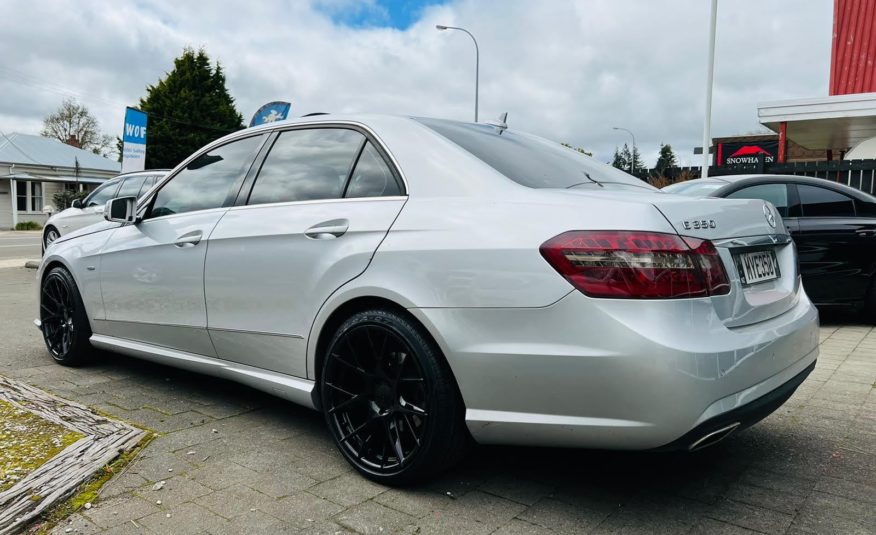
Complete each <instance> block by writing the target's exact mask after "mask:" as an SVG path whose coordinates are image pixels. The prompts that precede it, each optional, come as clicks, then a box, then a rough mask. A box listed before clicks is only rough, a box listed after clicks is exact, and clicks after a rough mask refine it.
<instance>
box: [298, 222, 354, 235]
mask: <svg viewBox="0 0 876 535" xmlns="http://www.w3.org/2000/svg"><path fill="white" fill-rule="evenodd" d="M348 228H350V222H349V221H347V220H346V219H333V220H331V221H323V222H322V223H317V224H316V225H313V226H312V227H310V228H309V229H307V230H305V231H304V235H305V236H307V237H308V238H310V239H313V240H329V239H332V238H340V237H341V236H343V235H344V233H346V232H347V229H348Z"/></svg>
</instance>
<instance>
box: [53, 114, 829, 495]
mask: <svg viewBox="0 0 876 535" xmlns="http://www.w3.org/2000/svg"><path fill="white" fill-rule="evenodd" d="M105 217H106V221H104V222H102V223H99V224H97V225H93V226H90V227H88V228H86V229H83V230H81V231H79V232H76V233H73V234H70V235H67V236H62V237H60V238H59V239H57V240H56V241H55V242H53V243H52V244H51V245H50V246H49V248H48V249H47V250H46V253H45V257H44V258H43V262H42V265H41V267H40V270H39V273H38V277H39V281H40V293H39V301H40V313H39V320H37V321H36V323H37V324H38V325H39V326H40V328H41V330H42V333H43V336H44V338H45V341H46V345H47V347H48V349H49V352H50V353H51V355H52V357H53V358H54V359H55V360H56V361H57V362H58V363H60V364H64V365H78V364H81V363H83V362H85V361H86V360H87V359H88V357H89V356H90V355H91V354H92V353H93V349H92V348H100V349H104V350H110V351H114V352H118V353H124V354H127V355H133V356H135V357H140V358H144V359H148V360H152V361H156V362H160V363H163V364H169V365H172V366H178V367H181V368H186V369H189V370H194V371H198V372H203V373H208V374H213V375H217V376H220V377H225V378H228V379H231V380H234V381H239V382H242V383H246V384H248V385H251V386H253V387H256V388H259V389H263V390H265V391H268V392H271V393H273V394H276V395H278V396H281V397H284V398H287V399H290V400H292V401H295V402H297V403H301V404H303V405H307V406H309V407H313V408H315V409H317V410H320V411H322V413H323V414H324V416H325V420H326V422H327V424H328V427H329V429H330V431H331V435H332V437H333V438H334V440H335V442H336V444H337V447H338V449H339V450H340V452H341V453H342V454H343V456H344V457H345V458H346V459H347V460H348V461H349V462H350V463H351V464H352V465H353V466H354V467H355V468H356V469H357V470H359V471H360V472H361V473H362V474H364V475H366V476H367V477H370V478H372V479H374V480H377V481H380V482H383V483H387V484H405V483H410V482H412V481H415V480H418V479H422V478H424V477H428V476H430V475H432V474H435V473H436V472H437V471H439V470H442V469H444V468H446V467H448V466H449V465H450V464H452V463H453V462H454V461H455V460H457V459H458V458H459V457H460V456H461V455H462V453H463V452H464V450H465V448H466V446H467V444H468V443H469V442H470V441H471V440H472V439H474V441H477V442H479V443H486V444H531V445H542V446H571V447H582V448H613V449H629V450H652V449H658V450H659V449H682V450H694V449H698V448H701V447H704V446H708V445H710V444H714V443H715V442H717V441H719V440H722V439H723V438H725V437H727V436H728V435H730V434H732V433H734V432H735V431H738V430H739V429H741V428H744V427H746V426H748V425H751V424H752V423H754V422H756V421H757V420H759V419H761V418H763V417H764V416H766V415H767V414H769V413H770V412H772V411H773V410H775V409H776V408H777V407H778V406H779V405H781V404H782V403H783V402H784V401H785V400H786V399H787V398H788V397H789V396H790V395H791V394H792V393H793V391H794V390H795V389H796V387H797V386H798V385H799V384H800V383H801V382H802V381H803V380H804V379H805V377H806V376H807V374H808V373H809V372H810V371H811V370H812V368H813V367H814V365H815V360H816V357H817V353H818V350H817V342H818V315H817V312H816V310H815V308H813V306H812V304H811V302H810V301H809V299H808V298H807V296H806V293H805V292H804V290H803V288H802V286H801V284H800V277H799V274H798V272H797V258H796V253H795V250H794V244H793V242H792V241H791V240H790V239H789V238H788V232H787V231H786V230H785V228H784V226H783V223H782V219H781V217H780V216H779V215H778V214H777V213H776V211H775V208H774V207H772V206H771V205H769V204H768V203H765V202H763V201H759V200H725V199H709V200H702V199H691V198H687V197H682V196H677V195H671V194H665V193H662V192H659V191H657V190H655V189H654V188H652V187H650V186H648V185H647V184H645V183H643V182H641V181H639V180H637V179H635V178H633V177H631V176H630V175H627V174H625V173H622V172H620V171H618V170H615V169H613V168H611V167H609V166H606V165H603V164H601V163H599V162H597V161H595V160H593V159H592V158H589V157H587V156H584V155H582V154H579V153H577V152H575V151H573V150H570V149H567V148H564V147H562V146H561V145H559V144H558V143H554V142H551V141H547V140H544V139H541V138H539V137H535V136H532V135H528V134H525V133H522V132H517V131H515V130H513V129H509V128H507V127H506V125H504V124H496V125H494V124H471V123H461V122H454V121H447V120H438V119H423V118H411V117H397V116H379V115H355V116H354V115H349V116H334V115H320V116H317V117H306V118H301V119H296V120H291V121H284V122H280V123H272V124H270V125H265V126H262V127H257V128H251V129H247V130H243V131H240V132H236V133H234V134H232V135H229V136H227V137H225V138H222V139H220V140H218V141H216V142H214V143H212V144H210V145H209V146H207V147H205V148H204V149H202V150H200V151H199V152H197V153H196V154H194V155H193V156H191V157H190V158H189V159H188V160H186V161H184V162H183V163H182V164H180V165H179V166H177V167H176V169H174V170H173V171H171V172H170V173H169V174H168V176H167V177H165V178H164V179H163V180H162V181H160V182H159V184H157V185H156V186H155V187H154V188H153V189H152V190H151V191H150V192H149V193H148V194H147V195H146V196H144V197H143V198H142V199H141V200H140V201H139V202H136V201H135V200H134V199H133V198H118V199H114V200H111V201H109V202H108V203H107V206H106V210H105Z"/></svg>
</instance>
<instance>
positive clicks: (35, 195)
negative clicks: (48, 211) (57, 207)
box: [30, 182, 43, 212]
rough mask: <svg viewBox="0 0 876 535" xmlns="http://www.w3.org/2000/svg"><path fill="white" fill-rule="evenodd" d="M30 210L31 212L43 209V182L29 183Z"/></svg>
mask: <svg viewBox="0 0 876 535" xmlns="http://www.w3.org/2000/svg"><path fill="white" fill-rule="evenodd" d="M30 210H31V211H32V212H42V211H43V183H42V182H31V183H30Z"/></svg>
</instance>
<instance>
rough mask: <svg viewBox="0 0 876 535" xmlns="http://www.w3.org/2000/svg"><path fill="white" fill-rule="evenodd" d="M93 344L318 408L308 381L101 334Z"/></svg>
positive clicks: (97, 335) (93, 336) (94, 337)
mask: <svg viewBox="0 0 876 535" xmlns="http://www.w3.org/2000/svg"><path fill="white" fill-rule="evenodd" d="M91 343H92V345H94V347H96V348H99V349H104V350H107V351H115V352H118V353H122V354H125V355H129V356H131V357H135V358H139V359H143V360H148V361H151V362H157V363H159V364H164V365H167V366H172V367H174V368H182V369H184V370H189V371H193V372H196V373H203V374H207V375H213V376H216V377H221V378H223V379H228V380H231V381H234V382H237V383H242V384H245V385H247V386H251V387H253V388H256V389H258V390H262V391H264V392H267V393H269V394H273V395H275V396H278V397H281V398H283V399H288V400H289V401H291V402H293V403H297V404H299V405H304V406H305V407H309V408H311V409H315V408H316V407H315V406H314V403H313V389H314V386H315V383H314V382H313V381H308V380H307V379H301V378H299V377H292V376H290V375H285V374H282V373H277V372H272V371H268V370H263V369H260V368H255V367H253V366H247V365H245V364H239V363H237V362H231V361H228V360H221V359H216V358H211V357H205V356H203V355H196V354H194V353H186V352H184V351H177V350H175V349H169V348H166V347H160V346H155V345H151V344H146V343H143V342H135V341H133V340H125V339H122V338H115V337H113V336H106V335H102V334H94V335H92V336H91Z"/></svg>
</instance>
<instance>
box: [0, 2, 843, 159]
mask: <svg viewBox="0 0 876 535" xmlns="http://www.w3.org/2000/svg"><path fill="white" fill-rule="evenodd" d="M709 4H710V2H708V1H707V0H664V1H655V0H578V1H560V0H539V1H535V0H495V1H488V0H477V1H475V0H460V1H453V0H450V1H445V2H441V1H436V0H432V1H429V0H426V1H423V0H419V1H409V2H404V1H399V0H363V1H353V0H313V1H311V2H307V1H304V0H294V1H293V0H286V1H281V0H259V1H258V2H230V1H208V0H204V1H199V2H181V1H179V0H136V1H126V0H115V1H113V2H104V1H89V0H80V1H77V2H69V1H67V0H56V1H52V0H27V1H20V0H6V1H4V2H2V3H0V131H3V132H5V133H9V132H23V133H38V132H39V130H40V127H41V124H42V118H43V117H44V116H45V115H47V114H48V113H50V112H52V111H53V110H54V109H56V108H57V106H58V105H59V104H60V102H61V100H62V99H64V98H65V97H75V98H77V99H78V100H79V101H80V102H81V103H83V104H85V105H86V106H88V108H90V109H91V110H92V112H93V113H94V114H95V115H96V116H97V118H98V119H99V121H100V123H101V126H102V128H103V130H104V132H105V133H107V134H111V135H113V136H116V135H120V134H121V129H122V118H123V114H124V108H125V106H127V105H136V104H137V103H138V101H139V99H140V98H141V97H142V96H144V94H145V92H146V87H147V85H150V84H154V83H156V82H157V81H158V79H159V78H161V77H163V76H164V75H165V74H166V73H167V71H168V70H170V68H171V67H172V63H173V59H174V57H176V56H178V55H179V54H180V52H181V51H182V50H183V48H184V47H186V46H191V47H195V48H198V47H204V48H205V49H206V51H207V53H208V55H209V56H210V57H211V58H213V59H214V60H218V61H219V62H221V64H222V65H223V67H224V69H225V72H226V74H227V77H228V87H229V90H230V91H231V94H232V95H233V96H234V97H235V98H236V99H237V104H238V109H239V110H240V112H241V113H242V114H243V115H244V117H245V118H246V120H247V121H248V120H249V118H250V117H251V116H252V114H253V113H254V112H255V110H256V109H257V108H258V106H259V105H261V104H263V103H265V102H267V101H270V100H289V101H291V102H292V113H293V114H294V115H301V114H305V113H310V112H314V111H328V112H332V111H334V112H353V111H368V112H387V113H401V114H416V115H427V116H437V117H446V118H453V119H462V120H471V118H472V116H473V100H474V98H473V93H474V91H473V89H474V47H473V45H472V43H471V40H470V39H469V38H468V37H467V36H466V35H465V34H462V33H460V32H450V31H446V32H439V31H437V30H436V29H435V25H436V24H445V25H456V26H464V27H465V28H467V29H468V30H470V31H471V32H472V33H473V34H474V35H475V36H476V37H477V39H478V44H479V45H480V52H481V76H480V80H481V88H480V90H481V95H480V113H481V120H488V119H491V118H494V117H497V116H498V115H499V114H500V113H502V112H508V114H509V118H508V121H509V124H510V125H511V127H512V128H520V129H523V130H528V131H531V132H534V133H537V134H540V135H543V136H546V137H548V138H551V139H554V140H557V141H564V142H568V143H571V144H573V145H576V146H580V147H584V148H586V149H588V150H592V151H594V153H595V154H594V155H595V156H596V157H598V158H600V159H602V160H608V159H610V157H611V153H612V152H613V150H614V147H615V146H616V145H618V144H622V143H624V142H626V141H628V140H629V136H628V135H627V134H624V133H623V132H619V131H614V130H612V127H613V126H621V127H625V128H628V129H630V130H632V131H633V132H634V133H635V135H636V139H637V142H638V144H639V147H640V150H641V151H642V154H643V156H644V157H645V159H646V161H647V162H648V163H653V161H654V159H655V158H656V152H657V148H658V146H659V144H660V143H661V142H664V143H671V144H672V146H673V147H674V148H676V150H677V153H678V155H679V157H680V160H681V162H682V163H690V162H691V161H694V162H695V163H698V162H699V159H698V158H697V159H696V160H694V158H693V156H692V154H691V148H692V147H694V146H698V145H701V140H702V127H703V110H704V102H705V98H704V86H705V70H706V54H707V50H706V43H707V24H708V10H709ZM832 9H833V2H832V1H831V0H807V1H805V2H802V1H799V0H720V1H719V7H718V38H717V56H716V72H715V94H714V113H713V134H714V135H730V134H741V133H749V132H754V131H759V129H760V128H761V127H760V125H759V124H758V122H757V110H756V105H757V103H758V102H764V101H770V100H781V99H787V98H797V97H817V96H825V95H827V85H828V70H829V60H830V39H831V31H832V27H831V24H832Z"/></svg>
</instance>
